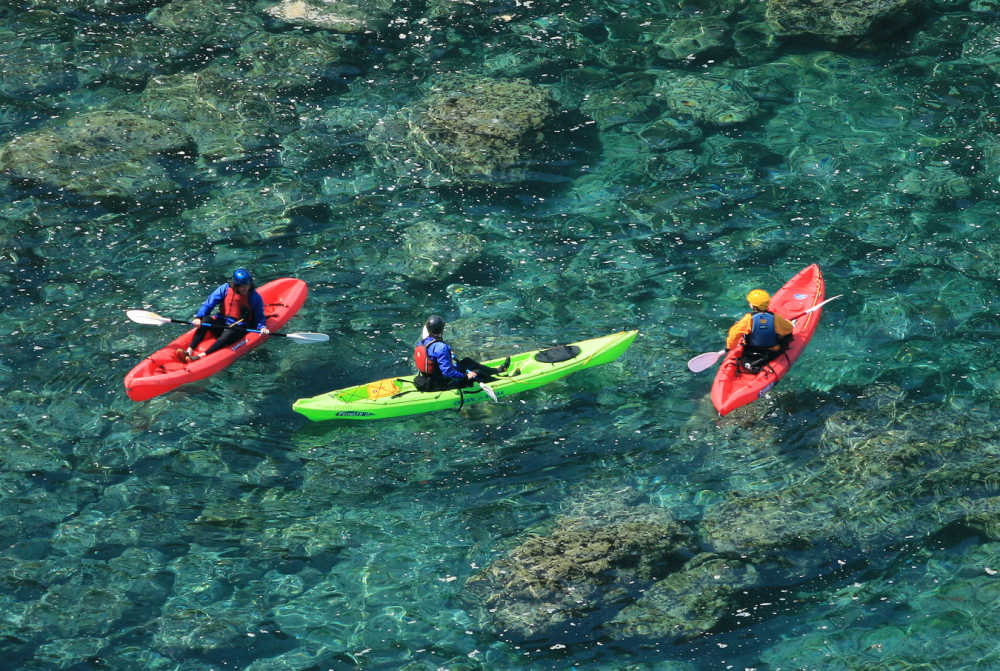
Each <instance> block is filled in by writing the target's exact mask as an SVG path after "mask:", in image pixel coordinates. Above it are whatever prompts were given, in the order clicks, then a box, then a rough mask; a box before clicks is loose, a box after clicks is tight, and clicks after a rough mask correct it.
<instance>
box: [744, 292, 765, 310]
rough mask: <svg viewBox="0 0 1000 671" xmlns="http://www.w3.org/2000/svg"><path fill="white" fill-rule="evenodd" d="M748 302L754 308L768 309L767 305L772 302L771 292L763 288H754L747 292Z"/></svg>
mask: <svg viewBox="0 0 1000 671" xmlns="http://www.w3.org/2000/svg"><path fill="white" fill-rule="evenodd" d="M747 303H749V304H750V307H752V308H757V309H758V310H766V309H767V306H768V305H770V304H771V294H769V293H767V292H766V291H764V290H763V289H754V290H753V291H751V292H750V293H748V294H747Z"/></svg>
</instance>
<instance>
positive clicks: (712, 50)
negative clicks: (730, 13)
mask: <svg viewBox="0 0 1000 671" xmlns="http://www.w3.org/2000/svg"><path fill="white" fill-rule="evenodd" d="M730 30H731V28H730V27H729V24H728V23H726V22H725V21H724V20H722V19H720V18H716V17H701V16H696V17H691V18H684V19H677V20H675V21H671V22H670V23H669V24H667V26H666V28H665V29H664V30H663V32H661V33H660V34H659V35H657V36H656V38H655V39H654V40H653V42H654V44H656V46H657V47H659V48H660V50H659V52H658V55H659V57H660V58H662V59H664V60H667V61H687V60H693V59H695V58H707V57H710V56H713V55H717V54H722V53H724V52H725V51H727V50H728V49H731V48H732V40H731V39H730V37H729V32H730Z"/></svg>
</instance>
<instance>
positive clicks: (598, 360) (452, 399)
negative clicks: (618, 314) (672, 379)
mask: <svg viewBox="0 0 1000 671" xmlns="http://www.w3.org/2000/svg"><path fill="white" fill-rule="evenodd" d="M637 333H638V331H622V332H621V333H613V334H611V335H606V336H603V337H600V338H592V339H590V340H581V341H580V342H576V343H572V344H570V345H559V346H557V347H550V348H549V349H544V350H535V351H533V352H524V353H522V354H513V355H511V357H510V368H508V369H507V372H506V373H501V374H500V375H499V376H497V377H496V378H495V379H494V380H493V381H491V382H489V387H490V388H491V389H492V390H493V392H494V393H495V394H496V396H497V398H500V397H503V396H510V395H511V394H516V393H518V392H522V391H527V390H528V389H534V388H535V387H540V386H542V385H543V384H548V383H549V382H552V381H553V380H558V379H559V378H561V377H564V376H566V375H569V374H570V373H575V372H576V371H578V370H583V369H584V368H591V367H593V366H599V365H601V364H602V363H608V362H609V361H614V360H615V359H617V358H618V357H620V356H621V355H622V353H624V352H625V350H627V349H628V346H629V345H631V344H632V341H633V340H634V339H635V336H636V334H637ZM502 362H503V360H502V359H496V360H493V361H484V362H483V363H484V364H485V365H487V366H491V367H496V366H499V365H500V364H501V363H502ZM413 377H414V376H412V375H411V376H400V377H391V378H386V379H384V380H376V381H375V382H370V383H367V384H359V385H357V386H354V387H347V388H346V389H336V390H334V391H330V392H327V393H325V394H320V395H319V396H313V397H312V398H300V399H299V400H297V401H295V403H294V404H293V405H292V410H294V411H295V412H298V413H302V414H303V415H305V416H306V417H308V418H309V419H311V420H313V421H314V422H320V421H323V420H327V419H387V418H390V417H404V416H406V415H416V414H419V413H422V412H433V411H434V410H444V409H446V408H460V407H462V406H463V405H465V404H468V403H479V402H481V401H484V400H486V399H487V398H488V397H487V393H486V392H485V391H483V389H482V387H481V386H480V385H478V384H474V385H473V386H471V387H467V388H465V389H450V390H448V391H430V392H422V391H418V390H417V389H416V387H414V386H413Z"/></svg>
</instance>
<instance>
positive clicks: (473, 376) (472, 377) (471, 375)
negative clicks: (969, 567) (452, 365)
mask: <svg viewBox="0 0 1000 671" xmlns="http://www.w3.org/2000/svg"><path fill="white" fill-rule="evenodd" d="M465 377H467V378H469V379H470V380H475V379H476V377H477V374H476V371H474V370H470V371H468V372H467V373H466V374H465Z"/></svg>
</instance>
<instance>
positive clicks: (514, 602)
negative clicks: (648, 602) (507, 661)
mask: <svg viewBox="0 0 1000 671" xmlns="http://www.w3.org/2000/svg"><path fill="white" fill-rule="evenodd" d="M686 539H687V533H686V532H685V530H684V529H683V527H681V526H680V525H679V524H678V523H677V522H675V521H674V519H673V518H672V517H671V515H670V514H669V512H667V511H666V510H664V509H661V508H656V507H653V506H650V505H640V506H636V507H634V508H622V509H621V510H618V511H616V512H612V513H611V514H610V515H606V516H604V517H593V516H565V517H561V518H559V519H558V520H557V521H556V526H555V528H554V529H553V530H552V532H551V533H549V534H547V535H544V536H532V537H531V538H528V539H527V540H526V541H524V542H523V543H522V544H521V545H519V546H518V547H516V548H515V549H514V550H513V551H512V552H511V553H510V554H509V555H508V556H507V557H505V558H503V559H499V560H497V561H495V562H493V563H492V564H490V565H489V566H488V567H487V568H486V569H484V570H483V571H482V572H480V573H479V574H477V575H475V576H473V577H472V578H470V579H469V581H468V582H467V583H466V587H467V588H468V590H469V592H470V593H471V594H472V595H473V596H474V597H475V598H476V599H477V600H478V602H479V603H480V605H482V606H483V607H484V608H485V609H486V611H487V612H488V614H489V617H490V619H491V620H492V622H493V626H494V628H495V629H496V630H497V631H499V632H501V634H502V635H503V636H505V637H509V638H511V639H514V640H525V639H531V638H538V637H546V636H556V637H559V640H564V637H566V636H570V637H573V638H575V637H577V636H580V635H585V634H586V633H587V631H588V630H589V627H583V626H580V625H581V624H583V623H584V622H587V621H591V620H593V619H594V618H597V617H600V614H601V612H602V610H603V609H606V608H616V607H621V606H622V605H624V604H626V603H627V602H628V601H629V600H630V599H631V598H632V594H633V592H634V591H635V590H637V589H639V588H641V587H642V586H644V585H647V584H649V583H650V582H652V581H653V580H655V579H656V578H659V577H662V576H664V575H666V574H668V573H669V572H670V570H671V569H672V568H676V567H678V566H679V565H680V564H681V563H682V562H683V560H684V558H685V556H686V555H688V554H689V551H688V550H687V549H685V547H684V545H685V542H686ZM574 627H576V629H575V630H574V631H575V633H573V632H572V631H571V628H574Z"/></svg>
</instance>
